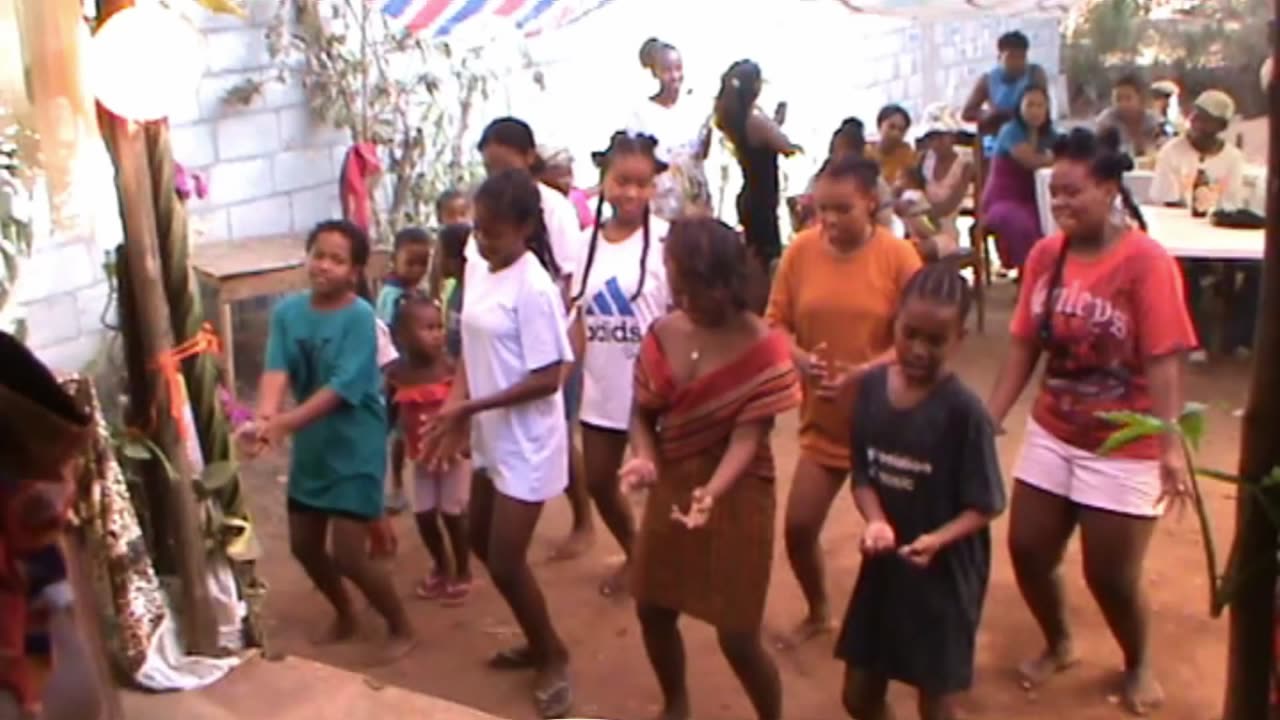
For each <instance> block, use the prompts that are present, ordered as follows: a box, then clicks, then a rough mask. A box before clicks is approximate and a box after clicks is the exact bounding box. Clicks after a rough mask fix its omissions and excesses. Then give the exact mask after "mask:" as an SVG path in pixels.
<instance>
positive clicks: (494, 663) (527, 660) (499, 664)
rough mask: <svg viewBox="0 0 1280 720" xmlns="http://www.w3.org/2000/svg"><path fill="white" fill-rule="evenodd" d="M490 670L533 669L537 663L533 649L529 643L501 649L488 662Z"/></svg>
mask: <svg viewBox="0 0 1280 720" xmlns="http://www.w3.org/2000/svg"><path fill="white" fill-rule="evenodd" d="M486 664H487V665H488V666H489V669H490V670H502V671H512V670H532V669H533V668H534V666H535V665H536V663H535V662H534V658H533V651H532V650H530V649H529V646H528V645H519V646H516V647H510V648H507V649H505V650H499V651H498V652H496V653H494V654H493V657H491V658H489V661H488V663H486Z"/></svg>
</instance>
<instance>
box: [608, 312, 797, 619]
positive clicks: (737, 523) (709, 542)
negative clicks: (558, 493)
mask: <svg viewBox="0 0 1280 720" xmlns="http://www.w3.org/2000/svg"><path fill="white" fill-rule="evenodd" d="M635 398H636V403H637V404H638V405H640V406H641V407H644V408H647V409H649V410H651V411H654V412H656V413H657V422H656V425H657V430H658V439H659V442H658V463H657V464H658V481H657V483H656V485H655V486H654V487H653V488H652V490H650V492H649V497H648V498H647V500H646V503H645V510H644V519H643V521H642V522H641V527H640V532H639V535H638V537H637V538H636V544H635V553H634V556H633V560H632V573H633V575H632V579H631V580H632V582H631V587H632V592H633V594H634V595H635V598H636V601H637V602H639V603H641V604H643V605H650V606H654V607H661V608H667V609H670V610H675V611H677V612H680V613H682V614H686V615H689V616H691V617H695V618H697V619H699V620H702V621H704V622H707V623H709V624H711V625H713V626H715V627H716V628H719V629H721V630H726V631H733V632H752V631H755V630H758V629H759V627H760V623H761V621H762V619H763V617H764V604H765V595H766V592H767V590H768V587H769V572H770V567H771V563H772V559H773V540H774V516H775V515H776V505H777V501H776V498H775V497H774V494H775V486H774V467H773V457H772V454H771V453H770V451H769V440H768V437H767V436H766V437H765V439H764V440H763V441H762V442H761V443H760V444H759V447H758V449H757V451H756V456H755V458H754V460H753V462H752V464H751V466H750V467H749V468H748V469H747V471H746V472H744V473H743V474H742V475H741V476H740V477H738V478H737V479H735V480H734V482H733V484H732V485H731V486H730V487H729V488H728V490H726V491H725V492H724V494H722V495H721V496H720V497H719V498H718V499H717V500H716V502H715V506H714V507H713V508H712V510H711V515H710V517H709V518H708V520H707V524H706V525H705V526H703V527H700V528H698V529H696V530H690V529H688V528H686V527H684V526H683V525H681V524H679V523H677V522H675V521H673V520H672V518H671V510H672V508H673V507H679V508H681V509H685V508H687V507H688V506H689V501H690V496H691V494H692V492H693V491H694V490H695V489H696V488H698V487H701V486H703V485H706V484H707V482H708V481H709V480H710V479H711V477H712V475H713V474H714V473H715V471H716V468H717V466H718V465H719V464H720V461H721V459H722V458H723V456H724V452H725V449H726V448H727V447H728V444H729V438H730V436H731V435H732V434H733V431H734V428H735V427H738V426H739V425H741V424H743V423H753V422H762V421H763V422H769V421H771V420H772V419H773V417H774V416H775V415H777V414H778V413H781V412H784V411H786V410H789V409H792V408H794V407H797V406H798V405H799V404H800V387H799V382H798V380H797V377H796V371H795V368H794V367H793V366H792V364H791V353H790V346H789V344H788V341H787V339H786V338H785V337H783V336H782V335H780V334H771V335H769V336H768V337H766V338H764V339H762V340H760V341H759V342H757V343H756V344H755V345H754V346H752V347H751V348H750V349H748V350H747V351H746V352H744V353H743V354H742V355H741V356H739V357H738V358H736V359H735V360H733V361H731V362H729V363H727V364H726V365H724V366H723V367H720V368H718V369H715V370H712V371H710V372H708V373H706V374H705V375H703V376H701V377H698V378H695V379H693V380H691V381H688V382H685V383H680V382H677V381H676V380H675V378H674V377H673V376H672V373H671V367H670V365H669V363H668V360H667V357H666V355H665V354H664V352H663V349H662V346H661V344H660V343H659V341H658V339H657V336H656V335H655V334H653V333H652V332H650V333H649V335H648V336H647V337H646V338H645V340H644V342H643V344H642V345H641V350H640V357H639V358H638V360H637V362H636V372H635Z"/></svg>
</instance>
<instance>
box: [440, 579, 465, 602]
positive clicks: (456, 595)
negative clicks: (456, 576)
mask: <svg viewBox="0 0 1280 720" xmlns="http://www.w3.org/2000/svg"><path fill="white" fill-rule="evenodd" d="M470 594H471V581H470V580H459V581H457V582H447V583H445V586H444V592H443V593H441V595H440V604H441V605H444V606H446V607H461V606H462V605H465V604H466V602H467V596H469V595H470Z"/></svg>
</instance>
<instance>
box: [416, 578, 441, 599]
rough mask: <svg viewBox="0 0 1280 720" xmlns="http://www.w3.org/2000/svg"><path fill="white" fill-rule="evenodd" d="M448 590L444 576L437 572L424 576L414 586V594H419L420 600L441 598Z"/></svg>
mask: <svg viewBox="0 0 1280 720" xmlns="http://www.w3.org/2000/svg"><path fill="white" fill-rule="evenodd" d="M447 591H448V583H446V582H445V579H444V576H443V575H437V574H435V573H432V574H431V575H428V576H427V577H425V578H423V579H422V580H420V581H419V582H418V584H417V585H415V586H414V587H413V594H414V595H417V596H418V599H419V600H439V599H440V598H442V597H444V596H445V594H446V592H447Z"/></svg>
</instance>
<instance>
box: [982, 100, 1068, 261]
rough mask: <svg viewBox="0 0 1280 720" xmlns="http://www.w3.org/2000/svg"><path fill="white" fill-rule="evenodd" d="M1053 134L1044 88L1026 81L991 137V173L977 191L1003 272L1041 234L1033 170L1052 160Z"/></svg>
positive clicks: (1023, 255)
mask: <svg viewBox="0 0 1280 720" xmlns="http://www.w3.org/2000/svg"><path fill="white" fill-rule="evenodd" d="M1055 137H1056V133H1055V131H1054V129H1053V121H1052V116H1051V115H1050V113H1049V92H1048V90H1046V89H1045V88H1044V87H1043V86H1041V85H1031V86H1029V87H1028V88H1027V89H1026V90H1025V91H1023V93H1022V100H1021V101H1020V102H1019V103H1018V115H1017V117H1015V118H1014V119H1012V120H1010V121H1009V122H1007V123H1005V124H1004V127H1002V128H1000V132H999V134H997V135H996V146H995V153H994V156H993V157H992V158H991V175H990V176H989V177H988V178H987V186H986V189H985V190H984V191H983V194H982V206H981V217H982V223H983V225H984V226H985V227H986V229H987V230H988V231H989V232H990V233H991V234H992V235H994V236H995V238H996V252H997V253H999V255H1000V262H1001V264H1003V265H1004V267H1005V269H1006V270H1021V269H1022V265H1023V263H1024V262H1026V260H1027V255H1028V254H1029V253H1030V252H1031V247H1032V246H1033V245H1035V243H1036V241H1037V240H1039V239H1040V236H1041V235H1042V234H1043V233H1042V232H1041V228H1040V212H1039V209H1038V207H1037V205H1036V179H1035V173H1036V170H1039V169H1040V168H1043V167H1048V166H1049V165H1051V164H1053V154H1052V153H1051V152H1050V148H1052V147H1053V141H1054V138H1055Z"/></svg>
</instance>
